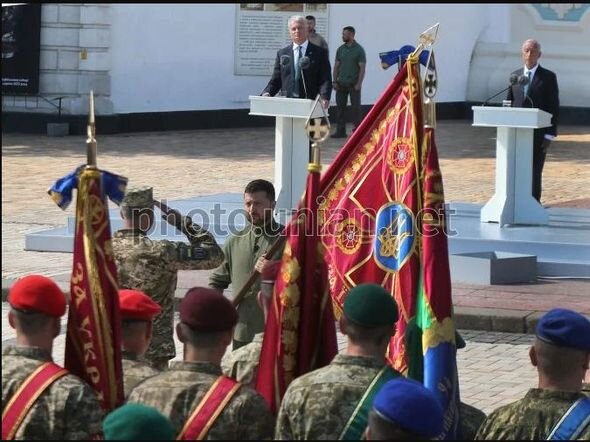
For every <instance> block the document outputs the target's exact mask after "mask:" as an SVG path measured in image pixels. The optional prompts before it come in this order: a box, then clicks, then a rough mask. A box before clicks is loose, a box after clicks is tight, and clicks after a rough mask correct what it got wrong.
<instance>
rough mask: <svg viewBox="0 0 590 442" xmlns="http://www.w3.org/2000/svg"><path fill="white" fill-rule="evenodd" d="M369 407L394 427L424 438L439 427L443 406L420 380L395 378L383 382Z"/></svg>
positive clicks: (436, 432) (438, 431) (435, 433)
mask: <svg viewBox="0 0 590 442" xmlns="http://www.w3.org/2000/svg"><path fill="white" fill-rule="evenodd" d="M373 409H374V410H375V412H376V413H377V414H379V416H381V417H382V418H383V419H385V420H386V421H389V422H391V423H393V424H395V425H397V426H398V427H400V428H402V429H404V430H406V431H409V432H412V433H414V434H416V435H420V436H423V437H427V438H434V437H436V436H438V435H439V434H440V433H441V432H442V430H443V409H442V406H441V405H440V403H439V401H438V399H437V398H436V396H435V395H434V393H433V392H431V391H430V390H429V389H428V388H426V387H425V386H424V385H422V384H421V383H420V382H418V381H415V380H413V379H408V378H405V377H399V378H396V379H393V380H391V381H388V382H386V383H385V384H384V385H383V387H381V389H380V390H379V391H378V392H377V394H376V395H375V399H374V400H373Z"/></svg>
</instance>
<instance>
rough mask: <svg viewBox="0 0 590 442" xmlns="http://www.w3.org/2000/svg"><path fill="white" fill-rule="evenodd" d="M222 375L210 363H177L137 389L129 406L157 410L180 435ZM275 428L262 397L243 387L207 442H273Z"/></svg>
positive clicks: (211, 431) (131, 396)
mask: <svg viewBox="0 0 590 442" xmlns="http://www.w3.org/2000/svg"><path fill="white" fill-rule="evenodd" d="M220 375H221V368H220V367H219V365H216V364H213V363H210V362H180V361H173V362H171V363H170V368H169V369H168V370H167V371H165V372H162V373H161V374H159V375H157V376H155V377H153V378H150V379H147V380H146V381H144V382H142V383H141V384H140V385H138V386H137V387H136V388H134V389H133V390H132V391H131V394H130V395H129V398H128V402H136V403H140V404H143V405H148V406H151V407H154V408H156V409H157V410H158V411H160V412H161V413H162V414H163V415H164V416H167V417H168V418H170V420H171V421H172V425H173V426H174V430H175V434H178V433H180V431H181V430H182V428H183V427H184V424H185V423H186V420H187V419H188V418H189V417H190V415H191V414H192V413H193V411H194V410H195V409H196V407H197V405H198V404H199V402H200V401H201V399H202V398H203V396H204V395H205V393H206V392H207V391H208V390H209V388H210V387H211V385H213V382H215V380H216V379H217V378H218V377H219V376H220ZM273 428H274V418H273V416H272V415H271V413H270V410H269V409H268V406H267V405H266V402H265V401H264V399H263V398H262V396H260V395H259V394H258V393H256V392H255V391H254V390H252V389H251V388H249V387H246V386H242V387H241V388H240V389H239V390H238V391H237V392H236V394H235V395H234V396H233V397H232V399H231V400H230V401H229V402H228V403H227V405H226V406H225V408H224V409H223V411H222V412H221V414H220V415H219V417H218V418H217V420H216V421H215V423H214V424H213V425H212V426H211V429H210V430H209V433H208V434H207V439H211V440H213V439H224V440H255V439H271V438H272V433H273Z"/></svg>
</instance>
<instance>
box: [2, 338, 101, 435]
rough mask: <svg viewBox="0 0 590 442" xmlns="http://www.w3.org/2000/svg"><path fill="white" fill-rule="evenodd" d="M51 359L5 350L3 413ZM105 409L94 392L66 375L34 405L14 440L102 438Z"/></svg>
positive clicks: (36, 351) (30, 350) (31, 350)
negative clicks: (23, 384) (25, 385)
mask: <svg viewBox="0 0 590 442" xmlns="http://www.w3.org/2000/svg"><path fill="white" fill-rule="evenodd" d="M51 360H52V358H51V355H50V354H49V353H48V352H47V351H44V350H42V349H40V348H37V347H17V346H6V347H4V348H3V349H2V411H3V412H4V410H5V407H6V405H7V403H8V401H9V400H10V399H11V398H12V396H13V395H14V394H15V392H16V391H17V390H18V388H19V387H20V385H21V384H22V383H23V382H24V381H25V379H26V378H27V377H28V376H29V375H30V374H31V373H33V371H35V370H36V369H37V368H38V367H39V366H40V365H41V364H42V363H44V362H49V361H51ZM101 422H102V408H101V406H100V402H99V401H98V398H97V396H96V394H95V393H94V391H93V390H92V389H91V388H90V386H88V385H87V384H86V383H84V382H83V381H82V380H81V379H80V378H78V377H77V376H74V375H72V374H67V375H65V376H63V377H61V378H59V379H57V380H56V381H55V382H54V383H53V384H51V385H50V386H49V387H48V388H47V389H46V390H45V391H44V392H43V393H42V394H41V395H40V396H39V398H38V399H37V400H36V401H35V403H34V405H33V406H32V407H31V409H30V410H29V412H28V413H27V415H26V416H25V418H24V420H23V422H22V424H21V425H20V427H19V429H18V431H17V433H16V435H15V439H18V440H33V439H36V440H41V439H43V440H88V439H90V438H91V437H93V436H95V435H97V434H100V432H101Z"/></svg>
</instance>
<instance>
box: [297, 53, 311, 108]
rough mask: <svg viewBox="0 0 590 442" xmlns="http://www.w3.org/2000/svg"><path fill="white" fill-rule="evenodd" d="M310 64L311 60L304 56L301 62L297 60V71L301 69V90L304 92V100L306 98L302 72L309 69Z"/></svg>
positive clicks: (305, 86)
mask: <svg viewBox="0 0 590 442" xmlns="http://www.w3.org/2000/svg"><path fill="white" fill-rule="evenodd" d="M310 64H311V60H310V59H309V57H308V56H307V55H304V56H303V57H301V60H299V69H301V79H302V80H303V90H304V91H305V98H308V97H307V85H306V84H305V75H304V74H303V71H305V70H307V68H308V67H309V65H310Z"/></svg>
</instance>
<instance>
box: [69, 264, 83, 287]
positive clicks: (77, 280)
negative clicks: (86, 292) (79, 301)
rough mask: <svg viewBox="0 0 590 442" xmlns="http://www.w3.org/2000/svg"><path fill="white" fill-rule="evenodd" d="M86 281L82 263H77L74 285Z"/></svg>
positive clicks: (73, 278)
mask: <svg viewBox="0 0 590 442" xmlns="http://www.w3.org/2000/svg"><path fill="white" fill-rule="evenodd" d="M83 280H84V269H83V268H82V263H79V262H77V263H76V273H75V274H74V273H72V284H80V282H82V281H83Z"/></svg>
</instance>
